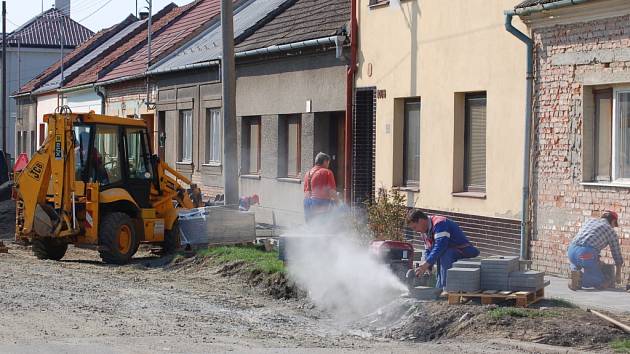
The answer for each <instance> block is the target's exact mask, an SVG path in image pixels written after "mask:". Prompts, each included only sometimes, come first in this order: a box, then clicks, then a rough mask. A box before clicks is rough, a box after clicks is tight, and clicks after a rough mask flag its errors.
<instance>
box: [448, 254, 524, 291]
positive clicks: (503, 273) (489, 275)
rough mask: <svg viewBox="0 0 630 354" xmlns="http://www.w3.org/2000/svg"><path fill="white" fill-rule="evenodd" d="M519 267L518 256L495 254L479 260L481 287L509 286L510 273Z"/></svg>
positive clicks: (488, 288)
mask: <svg viewBox="0 0 630 354" xmlns="http://www.w3.org/2000/svg"><path fill="white" fill-rule="evenodd" d="M519 268H520V264H519V258H518V257H503V256H495V257H490V258H484V259H482V260H481V288H482V289H484V290H497V291H503V290H508V289H509V288H510V273H512V272H516V271H518V270H519ZM447 279H448V278H447Z"/></svg>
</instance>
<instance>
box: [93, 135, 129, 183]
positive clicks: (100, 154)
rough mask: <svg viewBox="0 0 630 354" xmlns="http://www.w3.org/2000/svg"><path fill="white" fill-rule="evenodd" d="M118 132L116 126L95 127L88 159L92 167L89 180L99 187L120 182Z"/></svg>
mask: <svg viewBox="0 0 630 354" xmlns="http://www.w3.org/2000/svg"><path fill="white" fill-rule="evenodd" d="M119 143H120V140H119V130H118V127H116V126H108V125H97V126H96V134H95V135H94V149H93V151H92V154H91V156H90V158H91V159H92V163H93V165H94V167H95V168H94V169H92V176H90V177H91V179H92V180H94V181H97V182H99V183H100V184H101V185H104V186H105V185H110V184H115V183H117V182H120V181H122V171H121V166H120V155H119V153H118V151H119V150H118V149H119Z"/></svg>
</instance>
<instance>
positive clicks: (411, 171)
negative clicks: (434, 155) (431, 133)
mask: <svg viewBox="0 0 630 354" xmlns="http://www.w3.org/2000/svg"><path fill="white" fill-rule="evenodd" d="M403 144H404V148H403V155H404V157H403V181H404V184H405V186H407V187H417V186H418V185H419V183H420V101H419V100H413V101H412V100H410V101H407V102H405V135H404V142H403Z"/></svg>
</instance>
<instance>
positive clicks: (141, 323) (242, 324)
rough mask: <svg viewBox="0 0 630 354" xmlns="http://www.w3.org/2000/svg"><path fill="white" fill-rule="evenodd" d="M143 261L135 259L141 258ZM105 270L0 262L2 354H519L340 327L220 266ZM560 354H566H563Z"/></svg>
mask: <svg viewBox="0 0 630 354" xmlns="http://www.w3.org/2000/svg"><path fill="white" fill-rule="evenodd" d="M141 256H142V255H141ZM145 256H146V257H144V258H140V259H136V260H135V261H134V263H133V264H130V265H127V266H108V265H104V264H102V263H101V262H100V260H99V258H98V256H97V252H95V251H91V250H81V249H76V248H73V247H71V248H70V249H69V251H68V253H67V254H66V257H65V258H64V260H63V261H61V262H53V261H40V260H37V259H36V258H35V257H33V256H32V255H31V252H30V250H29V249H26V248H23V247H21V246H17V245H10V251H9V254H0V311H1V312H0V313H1V316H2V320H1V321H0V352H3V353H4V352H14V353H46V352H67V353H85V352H90V353H109V352H116V353H147V352H182V353H191V352H226V351H235V352H252V353H259V352H264V353H272V352H273V353H276V352H277V353H320V352H321V353H354V352H356V353H359V352H360V353H417V352H427V353H432V352H434V353H441V352H460V353H520V352H556V350H557V348H555V347H550V346H542V345H538V344H528V343H522V342H516V341H509V340H502V339H500V338H499V339H492V340H491V339H487V338H486V339H483V340H481V339H479V340H476V339H474V338H473V339H470V338H464V339H454V340H448V339H445V340H443V341H439V340H438V341H433V342H429V343H415V342H413V341H400V340H398V339H387V338H383V337H378V334H376V332H375V334H372V333H370V332H366V331H363V330H358V329H357V328H339V327H338V326H336V325H335V323H334V322H333V321H332V320H331V319H330V318H329V317H328V316H326V314H325V313H322V312H320V311H318V310H316V309H314V308H313V307H312V305H310V304H309V302H308V301H307V300H305V299H302V300H296V299H292V300H279V299H274V298H273V297H271V296H269V295H267V294H266V293H265V291H263V289H261V288H260V287H251V286H249V285H247V282H243V281H242V279H239V278H238V277H230V276H222V275H221V274H220V272H219V270H220V268H219V267H213V266H211V265H208V264H203V263H200V266H198V267H192V266H185V267H182V266H171V265H170V263H169V260H167V259H160V258H155V257H150V256H148V255H147V254H145ZM563 352H567V351H564V350H563Z"/></svg>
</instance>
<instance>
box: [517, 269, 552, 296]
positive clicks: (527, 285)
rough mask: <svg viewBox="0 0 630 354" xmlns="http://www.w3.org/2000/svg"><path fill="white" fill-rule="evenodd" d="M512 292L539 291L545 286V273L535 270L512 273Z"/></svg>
mask: <svg viewBox="0 0 630 354" xmlns="http://www.w3.org/2000/svg"><path fill="white" fill-rule="evenodd" d="M509 282H510V284H509V285H510V291H538V290H540V289H542V288H543V287H544V286H545V273H544V272H539V271H535V270H529V271H525V272H512V273H510V280H509Z"/></svg>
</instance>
